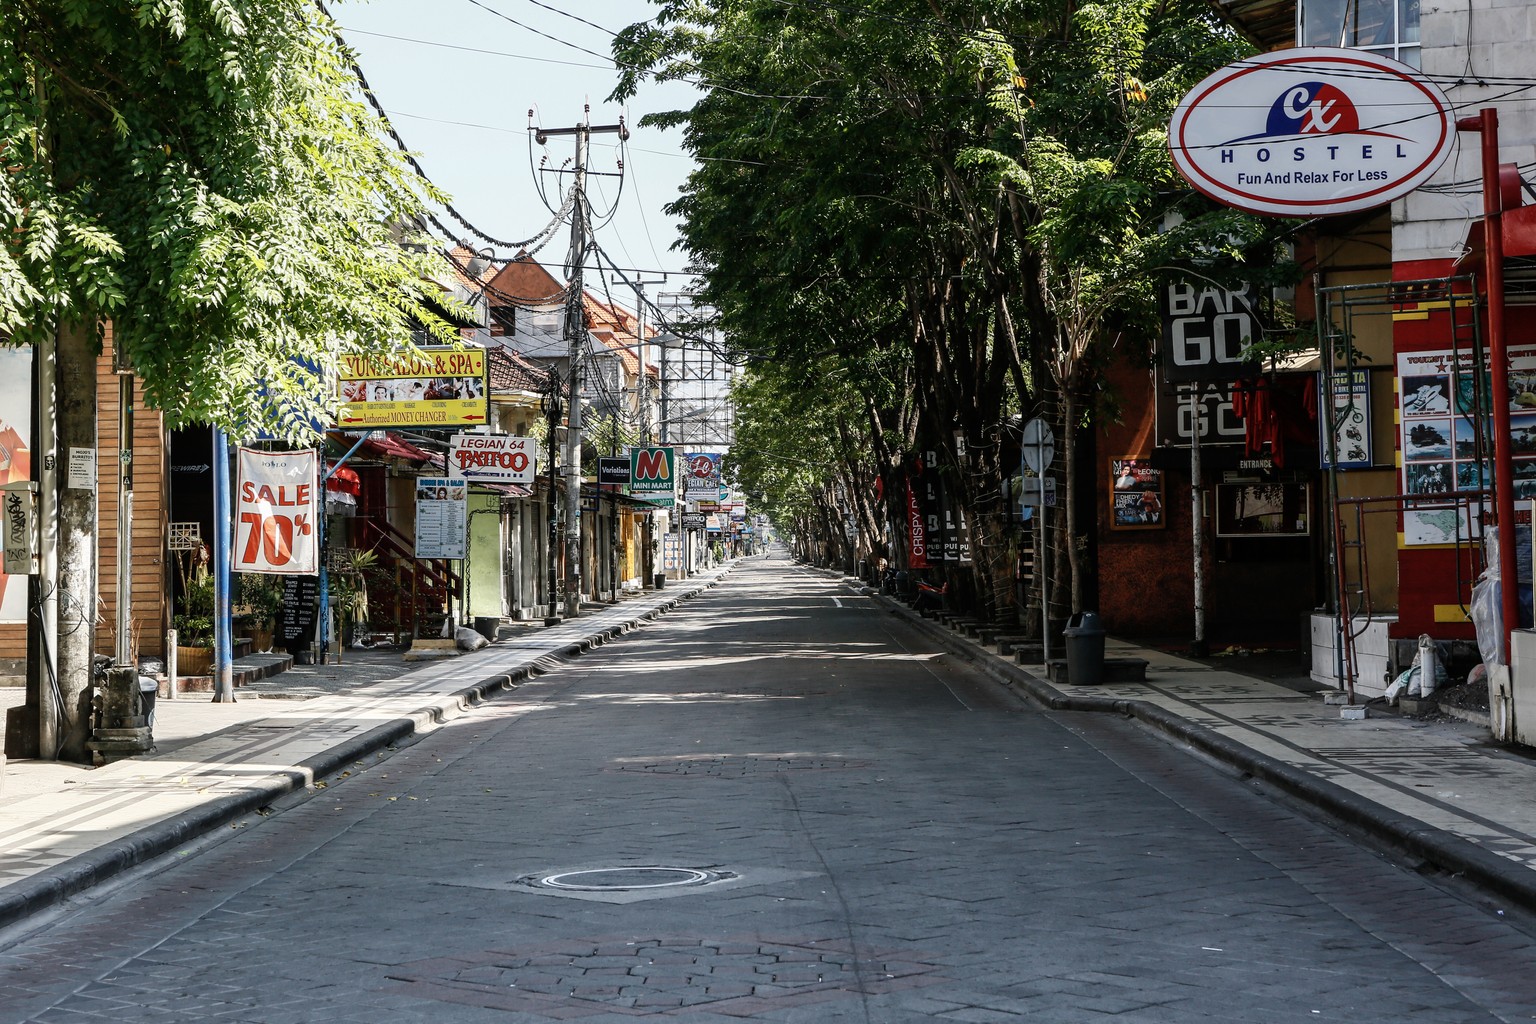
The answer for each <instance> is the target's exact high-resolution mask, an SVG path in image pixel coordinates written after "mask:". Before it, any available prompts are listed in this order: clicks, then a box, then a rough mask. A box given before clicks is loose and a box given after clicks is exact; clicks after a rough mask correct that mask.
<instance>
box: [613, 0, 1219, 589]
mask: <svg viewBox="0 0 1536 1024" xmlns="http://www.w3.org/2000/svg"><path fill="white" fill-rule="evenodd" d="M658 8H659V9H658V16H657V17H656V18H655V19H654V20H653V21H651V22H646V23H642V24H638V25H635V26H632V27H631V28H630V29H628V30H627V31H626V32H624V33H621V35H620V37H619V40H618V42H617V45H616V52H617V54H618V56H619V58H620V59H621V61H623V62H624V63H625V64H627V65H628V66H630V67H631V69H632V71H631V73H630V75H629V76H628V78H627V80H626V81H624V82H623V83H622V84H621V87H620V89H619V95H625V94H627V93H628V92H630V91H632V90H633V89H635V88H638V86H639V83H640V81H641V80H642V79H643V78H644V77H645V76H646V75H654V76H655V77H657V78H659V79H668V78H682V79H689V80H693V81H697V82H699V83H700V84H701V86H702V88H703V95H702V96H701V98H700V99H699V101H698V102H697V103H696V104H695V105H694V106H693V107H692V108H691V109H689V110H687V111H680V112H677V113H675V114H671V115H667V116H664V117H658V118H654V119H653V120H655V121H657V122H662V123H677V124H680V125H682V127H683V129H684V138H685V142H686V144H687V145H688V147H689V148H690V149H691V150H692V152H693V153H694V154H695V156H696V157H697V158H698V159H699V161H700V168H699V169H698V170H697V171H696V172H695V173H694V174H693V175H692V176H691V177H690V179H689V181H688V184H687V186H686V187H685V189H684V192H683V195H682V197H681V198H680V199H679V200H678V201H677V202H676V203H675V204H674V206H673V210H674V211H675V212H677V213H680V214H682V215H683V216H684V217H685V223H684V227H683V234H682V241H681V244H682V246H683V247H685V248H686V249H687V251H688V252H689V254H690V255H691V256H692V257H693V258H694V260H695V262H696V265H697V267H698V269H699V270H700V271H701V273H702V274H703V276H704V280H705V288H704V295H703V298H704V299H705V301H707V302H708V303H709V304H710V305H712V306H713V307H714V308H716V309H718V310H719V311H720V316H721V320H722V324H723V326H724V327H725V329H726V331H727V333H728V334H729V336H730V337H731V338H732V340H733V343H735V344H737V345H739V346H740V347H742V348H743V349H745V350H746V351H747V352H748V353H749V354H751V355H754V356H756V357H758V358H761V359H764V360H770V361H779V362H786V363H798V364H800V365H804V366H821V367H823V369H824V366H825V363H824V361H825V360H831V361H833V362H834V363H836V364H838V365H840V366H842V367H844V368H845V369H846V371H847V374H848V380H849V382H850V383H851V384H852V385H853V386H854V387H855V388H857V389H858V390H859V392H860V393H861V395H862V396H863V397H864V399H865V400H866V402H867V403H868V412H869V415H868V416H866V417H865V421H866V422H865V424H864V426H865V428H866V429H865V438H866V441H867V442H868V444H869V446H870V449H871V451H872V452H873V453H874V458H876V459H877V460H879V462H880V463H881V465H882V466H884V467H890V466H894V465H895V464H896V462H897V457H899V455H900V454H901V453H902V452H903V451H904V450H905V449H906V448H908V447H910V446H911V445H912V444H913V443H914V442H921V443H922V445H923V446H924V447H925V448H934V449H937V451H938V452H939V453H940V458H941V462H942V465H941V467H940V469H941V470H942V472H943V473H944V474H945V479H946V486H947V488H948V489H949V490H950V491H952V492H953V493H954V494H955V495H956V496H957V497H958V499H959V500H960V501H961V503H962V504H963V505H964V506H965V507H966V508H967V509H968V511H969V513H970V520H971V523H972V526H973V531H974V532H975V534H976V537H977V544H976V545H975V547H976V551H977V563H976V567H975V568H976V573H977V576H978V580H977V584H978V587H977V589H978V592H979V595H980V597H981V599H982V600H983V601H984V602H985V603H986V604H988V605H990V606H992V607H994V608H995V607H997V606H999V605H1001V604H1003V603H1005V602H1007V601H1010V600H1011V579H1010V571H1009V570H1010V569H1011V565H1010V564H1009V563H1010V561H1011V559H1010V558H1009V557H1008V550H1007V545H1006V544H1005V543H1004V537H1003V534H1004V532H1005V530H1004V523H1005V520H1006V516H1005V507H1004V500H1003V497H1002V490H1001V488H1000V487H999V482H1000V480H1001V478H1002V476H1003V475H1004V474H1005V473H1006V472H1008V470H1009V469H1010V468H1011V467H1009V466H1007V465H1005V464H1004V462H1003V454H1002V453H1003V452H1004V451H1005V450H1006V448H1007V446H1006V445H1005V443H1004V442H1005V440H1006V437H1007V424H1008V421H1009V417H1010V416H1011V415H1012V414H1014V413H1016V412H1022V413H1025V414H1030V415H1033V414H1045V415H1047V416H1048V417H1049V418H1050V419H1051V420H1052V421H1053V422H1054V423H1055V425H1056V427H1057V433H1058V436H1063V437H1064V438H1065V441H1066V449H1067V450H1066V452H1065V454H1066V456H1067V457H1066V458H1065V459H1063V460H1062V461H1063V464H1064V466H1065V470H1066V473H1067V487H1066V492H1067V498H1068V500H1067V507H1068V509H1069V513H1068V517H1067V518H1066V520H1065V521H1064V522H1063V523H1062V524H1061V526H1060V528H1059V532H1058V541H1057V543H1058V544H1060V545H1062V546H1064V547H1066V550H1067V554H1068V555H1069V557H1070V562H1069V564H1070V565H1071V566H1072V568H1073V570H1074V571H1073V572H1072V575H1071V587H1070V593H1071V599H1072V603H1073V604H1074V605H1075V606H1078V607H1080V606H1081V602H1082V599H1083V593H1084V582H1085V577H1086V575H1087V567H1086V566H1085V564H1084V561H1083V554H1084V552H1083V550H1082V546H1081V544H1080V543H1079V539H1080V538H1082V537H1083V536H1085V535H1086V534H1087V532H1088V531H1087V530H1086V529H1085V528H1084V527H1083V524H1080V523H1077V522H1076V521H1075V519H1074V518H1073V517H1074V516H1075V507H1076V503H1075V502H1074V501H1073V500H1072V499H1073V495H1074V494H1075V491H1076V474H1075V472H1074V471H1073V470H1074V469H1075V461H1074V459H1073V457H1072V456H1073V455H1074V454H1075V447H1074V446H1075V441H1076V438H1077V435H1078V433H1079V431H1081V430H1083V429H1086V428H1087V427H1088V426H1090V425H1091V424H1092V423H1093V421H1094V418H1095V416H1096V415H1097V414H1100V413H1102V412H1103V411H1104V410H1103V408H1102V405H1101V403H1102V398H1101V396H1100V389H1099V386H1098V385H1099V382H1100V380H1101V371H1102V369H1103V367H1104V365H1105V362H1106V360H1107V359H1108V358H1109V356H1110V352H1111V350H1112V349H1113V348H1114V344H1113V343H1114V342H1115V341H1117V340H1118V339H1119V338H1120V337H1121V336H1122V335H1123V334H1124V333H1126V332H1127V330H1128V329H1131V328H1134V327H1135V326H1136V325H1137V324H1138V323H1139V322H1140V319H1139V318H1144V317H1145V314H1146V311H1147V308H1148V305H1149V302H1150V295H1151V292H1150V287H1149V285H1150V279H1151V276H1152V274H1153V273H1155V272H1156V268H1157V267H1158V266H1159V265H1160V264H1161V263H1162V262H1163V261H1165V260H1166V259H1167V251H1168V243H1167V242H1166V241H1165V240H1163V239H1162V238H1161V236H1160V234H1159V230H1160V227H1161V225H1162V223H1163V219H1164V218H1163V215H1164V213H1165V212H1166V211H1168V210H1170V209H1174V208H1177V207H1179V206H1181V205H1182V206H1190V203H1191V200H1190V193H1188V191H1187V190H1186V189H1184V188H1183V187H1182V186H1181V185H1179V183H1178V182H1177V181H1176V179H1175V175H1174V172H1173V169H1172V166H1171V163H1170V161H1169V160H1168V158H1167V152H1166V139H1165V126H1166V123H1167V118H1168V115H1169V113H1170V112H1171V110H1172V108H1173V106H1174V104H1175V103H1176V102H1177V101H1178V99H1179V98H1180V97H1181V96H1182V95H1183V94H1184V92H1185V91H1187V89H1188V87H1189V86H1190V85H1192V84H1193V83H1194V82H1195V81H1197V80H1198V79H1199V78H1201V77H1203V76H1204V75H1205V74H1207V73H1208V72H1209V71H1210V70H1212V69H1214V68H1215V67H1219V66H1220V65H1221V64H1223V63H1226V62H1227V61H1228V60H1230V59H1232V58H1233V57H1234V56H1235V55H1237V54H1238V53H1240V52H1243V50H1244V46H1243V44H1241V43H1240V42H1239V41H1237V40H1236V39H1234V38H1233V37H1232V36H1231V35H1230V33H1228V32H1226V31H1225V30H1224V29H1222V28H1221V27H1220V26H1219V25H1218V24H1217V22H1216V21H1215V19H1213V18H1212V17H1211V16H1210V15H1209V13H1208V11H1207V9H1206V8H1205V7H1204V5H1203V4H1201V3H1199V2H1196V0H1102V2H1100V3H1094V4H1074V3H1068V2H1065V0H982V2H976V0H966V2H960V0H866V2H861V3H859V4H857V5H851V4H836V3H821V2H806V3H796V4H785V3H779V2H773V0H708V2H698V0H662V2H660V3H659V4H658ZM1196 205H1198V201H1197V203H1196ZM1187 212H1188V213H1189V214H1191V215H1193V214H1194V213H1196V212H1198V211H1197V210H1196V209H1194V208H1193V207H1191V209H1189V210H1188V211H1187ZM1192 220H1198V218H1193V217H1192ZM1143 351H1144V349H1143ZM788 386H799V385H798V382H795V383H790V384H789V385H788ZM891 497H895V495H892V496H891ZM887 515H888V518H893V517H891V516H890V510H888V511H887ZM1067 538H1072V540H1071V541H1070V542H1068V540H1067ZM1053 561H1056V562H1058V563H1059V561H1060V559H1055V560H1053Z"/></svg>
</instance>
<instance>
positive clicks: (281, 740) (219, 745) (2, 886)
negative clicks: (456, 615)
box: [0, 565, 730, 926]
mask: <svg viewBox="0 0 1536 1024" xmlns="http://www.w3.org/2000/svg"><path fill="white" fill-rule="evenodd" d="M729 571H730V566H729V565H728V566H726V567H725V568H723V569H720V570H716V571H713V572H710V573H706V574H701V575H699V576H696V577H694V578H693V579H690V580H687V581H684V582H680V583H673V584H671V585H669V586H668V587H667V588H666V589H664V590H659V591H647V592H646V593H644V594H643V595H640V596H637V597H632V598H627V599H625V600H623V601H621V602H620V603H618V604H615V605H608V606H598V607H597V608H596V609H593V610H588V611H586V613H585V614H583V615H582V616H581V617H580V618H577V619H568V620H566V621H565V622H562V623H561V624H560V625H558V626H553V627H549V628H543V627H540V628H537V629H532V628H530V629H527V630H519V631H516V632H514V634H513V635H512V636H510V637H505V636H504V637H503V638H502V639H501V640H499V641H498V642H497V643H495V644H492V645H490V646H489V647H485V648H482V649H481V650H479V651H476V652H474V653H472V654H465V655H462V656H460V657H451V658H445V659H440V660H437V661H429V662H424V663H420V662H419V663H414V664H407V663H403V662H402V661H401V659H400V656H399V655H398V654H394V655H393V656H381V655H380V654H378V653H374V652H352V651H348V652H346V654H345V655H344V661H343V664H342V665H340V666H334V665H331V666H320V667H308V668H305V669H295V670H293V671H291V672H287V673H283V674H282V675H278V676H273V677H271V678H269V679H267V680H263V681H262V682H261V684H260V685H259V686H258V685H253V686H252V687H249V688H242V689H241V690H240V691H239V692H238V693H237V694H236V697H237V700H236V702H235V703H233V704H215V703H211V702H210V701H209V700H208V695H207V694H188V695H186V696H185V697H183V698H181V699H178V700H174V701H169V700H161V701H160V702H159V704H158V705H157V707H156V712H155V748H156V749H155V751H154V752H153V753H152V754H150V755H148V756H145V757H139V758H132V759H128V760H123V761H117V762H114V763H112V764H109V765H106V766H104V767H102V768H94V769H93V768H87V767H84V766H81V765H68V764H59V763H57V762H47V761H10V762H7V763H6V764H5V766H4V769H3V770H4V772H5V777H4V789H3V796H0V926H4V925H6V924H9V923H12V922H14V921H17V920H20V919H21V918H24V917H26V916H28V915H30V914H33V913H35V912H37V911H38V910H41V909H43V908H45V907H47V906H50V905H52V904H54V903H57V902H58V901H60V900H62V899H65V898H67V897H69V896H70V895H72V894H75V893H78V892H81V891H83V890H85V889H87V888H89V887H91V886H93V885H96V884H98V883H100V882H102V881H104V880H105V879H107V878H109V877H111V876H112V875H114V874H117V873H118V872H121V871H124V870H126V869H128V868H130V867H132V866H134V865H136V864H139V863H142V862H144V861H146V860H149V859H150V858H152V857H155V856H158V855H160V854H162V853H165V852H167V851H169V850H172V849H174V848H176V847H177V846H179V845H181V844H183V843H186V842H187V841H189V840H192V839H195V838H197V837H198V836H201V835H204V834H206V833H208V832H210V831H213V830H215V829H219V828H225V827H230V826H235V827H238V819H240V818H242V817H244V816H246V815H249V814H252V813H257V812H259V811H260V810H261V809H262V808H264V807H267V806H268V805H270V804H271V803H272V802H273V801H275V800H278V799H279V798H281V797H283V796H284V795H286V794H289V793H292V792H294V791H296V790H302V789H305V788H308V787H311V786H324V784H325V783H324V781H323V779H324V777H326V776H335V775H340V774H345V773H346V772H347V771H348V770H349V769H350V768H351V767H353V766H354V764H356V765H359V766H360V765H362V764H366V763H370V762H371V761H372V760H374V759H377V758H379V757H382V756H384V755H385V753H386V752H387V750H388V749H389V748H391V747H394V746H398V745H400V744H405V743H409V742H411V741H412V739H413V738H414V737H416V736H418V735H420V734H422V733H425V732H428V731H430V730H431V729H433V728H435V727H436V726H437V725H439V724H441V723H443V722H445V721H447V720H448V719H450V718H453V717H455V716H457V715H458V714H460V713H461V712H462V711H464V710H465V709H467V708H469V707H470V706H472V705H474V704H476V703H478V702H480V701H481V700H483V699H484V698H485V697H486V696H487V695H489V694H492V693H494V692H496V691H499V690H505V689H512V688H515V687H516V686H517V685H518V684H519V682H520V681H521V680H523V679H525V678H527V677H528V676H530V675H532V674H534V673H536V672H538V671H540V670H541V668H543V667H547V666H549V665H551V664H553V663H554V660H555V659H558V658H562V657H569V656H572V655H575V654H579V653H580V652H581V651H583V650H587V649H589V648H591V647H592V646H593V645H595V644H600V643H602V642H604V641H605V640H607V639H610V638H612V637H614V636H617V635H619V634H621V633H624V632H627V631H629V630H630V629H633V628H635V627H636V626H638V625H639V624H640V623H641V622H642V621H644V620H647V619H653V618H655V617H657V616H658V615H660V614H662V613H664V612H666V611H667V610H669V609H670V608H672V607H673V606H674V605H676V604H677V603H678V602H680V601H683V600H686V599H688V598H690V597H694V596H696V595H697V594H699V593H701V592H703V591H704V590H707V589H708V588H710V587H713V586H715V585H716V584H717V583H719V581H720V580H721V579H722V578H723V577H724V576H725V575H726V574H727V573H728V572H729ZM295 696H305V697H308V699H286V700H280V699H263V698H274V697H295Z"/></svg>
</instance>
